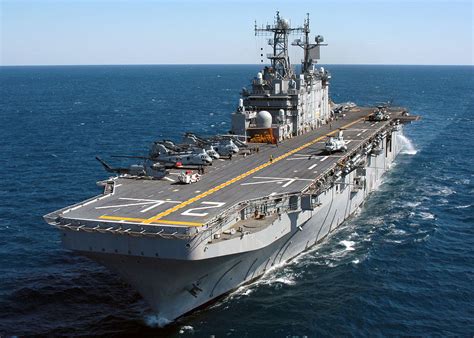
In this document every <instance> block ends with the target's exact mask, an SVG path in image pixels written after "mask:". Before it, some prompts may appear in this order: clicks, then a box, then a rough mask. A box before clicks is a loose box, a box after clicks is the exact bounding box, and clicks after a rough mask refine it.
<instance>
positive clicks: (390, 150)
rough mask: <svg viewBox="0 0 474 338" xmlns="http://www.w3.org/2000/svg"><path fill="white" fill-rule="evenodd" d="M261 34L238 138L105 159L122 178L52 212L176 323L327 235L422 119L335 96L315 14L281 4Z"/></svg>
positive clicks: (73, 242)
mask: <svg viewBox="0 0 474 338" xmlns="http://www.w3.org/2000/svg"><path fill="white" fill-rule="evenodd" d="M255 34H256V35H261V34H262V35H263V34H268V35H269V36H270V39H269V40H268V42H269V45H270V46H271V48H272V53H271V54H269V55H268V58H269V60H270V65H269V66H266V67H264V68H263V70H262V71H261V72H259V73H258V74H257V76H256V77H255V78H254V79H253V81H252V83H251V87H249V88H248V89H247V88H244V89H243V90H242V93H241V95H242V97H241V99H240V101H239V104H238V106H237V109H236V111H235V112H233V113H232V130H231V131H230V133H229V134H228V135H220V136H215V137H211V138H203V137H198V136H196V135H194V134H186V136H185V140H184V141H183V144H181V145H176V144H173V143H172V142H170V141H161V142H155V143H154V144H153V145H152V149H151V150H150V154H149V155H148V156H144V157H143V159H144V161H145V164H144V165H142V166H132V167H131V168H130V169H113V168H112V167H110V166H108V165H107V164H106V163H105V162H103V161H102V160H101V159H99V160H100V161H101V162H102V163H103V164H104V166H105V167H106V169H107V170H108V171H112V172H115V173H117V175H116V176H113V177H110V178H109V179H107V180H105V181H102V182H101V184H102V185H103V186H104V192H103V194H101V195H99V196H96V197H93V198H90V199H88V200H86V201H83V202H80V203H78V204H75V205H72V206H68V207H65V208H63V209H60V210H57V211H55V212H52V213H50V214H48V215H45V216H44V218H45V220H46V221H47V222H48V223H49V224H51V225H53V226H55V227H56V228H58V229H59V230H60V232H61V236H62V241H63V244H64V246H65V247H66V248H68V249H71V250H74V251H76V252H78V253H79V254H82V255H84V256H87V257H89V258H91V259H93V260H95V261H97V262H99V263H100V264H103V265H104V266H106V267H108V268H110V269H111V270H113V271H115V272H116V273H118V274H119V275H120V276H121V277H122V278H123V279H124V280H125V281H127V282H128V283H130V284H131V285H132V286H133V287H135V288H136V289H137V290H138V291H139V292H140V293H141V295H142V296H143V297H144V299H145V300H146V301H148V303H149V304H150V306H151V307H152V309H153V310H154V311H156V312H157V313H158V314H159V316H160V317H162V318H164V319H167V320H174V319H176V318H178V317H180V316H182V315H183V314H186V313H188V312H190V311H192V310H193V309H196V308H197V307H200V306H202V305H204V304H207V303H208V302H210V301H212V300H214V299H215V298H216V297H219V296H221V295H224V294H226V293H228V292H229V291H231V290H233V289H236V288H237V287H239V286H240V285H242V284H245V283H249V282H251V281H253V280H255V279H256V278H258V277H260V276H262V275H263V274H264V273H265V272H266V271H267V270H268V269H270V268H271V267H273V266H275V265H278V264H281V263H283V262H286V261H289V260H291V259H292V258H293V257H295V256H297V255H298V254H300V253H301V252H303V251H305V250H307V249H308V248H310V247H312V246H314V245H317V244H319V243H321V242H322V241H323V240H324V239H325V238H326V237H327V236H328V235H329V234H330V233H331V232H333V231H334V230H335V229H336V228H337V227H338V226H339V225H341V223H342V222H344V220H345V219H347V218H348V217H349V216H350V215H352V214H353V213H354V212H355V211H356V210H357V209H358V208H359V207H360V206H361V204H362V203H363V202H364V200H365V199H366V198H367V196H368V195H369V193H370V192H371V191H373V190H374V189H376V188H377V187H378V186H379V184H380V182H381V177H382V175H383V174H384V173H385V172H386V171H387V170H388V169H389V168H390V165H391V163H392V162H393V161H394V159H395V157H396V156H397V154H398V153H399V152H400V150H401V141H400V136H401V135H402V127H403V124H405V123H408V122H410V121H412V120H416V119H417V117H416V116H410V115H409V114H408V112H407V110H406V109H405V108H402V107H393V106H389V105H379V106H378V107H358V106H355V105H354V104H345V105H336V104H334V103H332V102H331V100H330V99H329V95H328V92H329V80H330V79H331V76H330V74H329V73H328V71H327V70H325V69H323V68H317V67H316V63H317V60H318V59H319V53H320V47H321V46H323V45H324V44H323V42H324V40H323V37H322V36H320V35H318V36H316V38H315V39H314V42H312V40H311V41H310V27H309V16H308V17H307V18H306V19H305V21H304V25H303V26H300V27H296V28H293V27H291V26H290V24H289V22H288V21H287V20H284V19H283V18H281V17H280V16H279V14H278V13H277V15H276V17H275V20H274V23H273V24H269V25H265V26H257V25H255ZM292 34H298V35H299V36H300V37H301V39H296V40H295V41H294V42H293V43H292V45H294V46H295V47H298V48H302V49H303V54H304V58H303V60H302V64H301V67H300V71H299V72H298V73H297V72H296V71H295V70H294V69H293V68H292V66H291V64H290V60H289V56H288V48H289V37H290V35H292ZM262 56H263V54H262ZM196 149H198V150H196ZM229 149H230V150H229ZM211 154H214V155H213V156H210V155H211ZM219 155H220V156H219ZM195 158H196V159H198V160H199V159H201V160H202V161H200V162H199V161H198V162H195V161H194V160H193V159H195ZM193 161H194V162H193ZM210 164H212V165H210ZM181 167H185V169H186V172H183V170H184V169H183V168H181ZM193 169H194V170H196V169H197V170H198V173H195V171H193ZM156 173H158V174H156ZM178 177H180V179H179V180H178ZM183 177H184V178H183ZM186 183H188V184H186Z"/></svg>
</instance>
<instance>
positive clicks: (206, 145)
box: [183, 132, 221, 160]
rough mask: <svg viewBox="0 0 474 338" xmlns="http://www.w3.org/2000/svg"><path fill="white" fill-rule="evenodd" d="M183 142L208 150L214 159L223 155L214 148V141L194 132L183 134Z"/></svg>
mask: <svg viewBox="0 0 474 338" xmlns="http://www.w3.org/2000/svg"><path fill="white" fill-rule="evenodd" d="M183 144H184V145H187V146H189V147H199V148H202V149H204V150H205V151H206V153H208V154H209V156H211V157H212V158H213V159H215V160H218V159H219V158H220V157H221V156H220V155H219V153H218V152H217V151H216V150H215V149H214V146H213V145H212V143H211V142H210V141H208V140H206V139H204V138H202V137H199V136H197V135H196V134H193V133H189V132H188V133H185V134H184V136H183Z"/></svg>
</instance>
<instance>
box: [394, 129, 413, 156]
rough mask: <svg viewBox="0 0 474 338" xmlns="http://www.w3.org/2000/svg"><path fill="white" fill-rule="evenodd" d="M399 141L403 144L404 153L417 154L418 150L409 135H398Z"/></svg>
mask: <svg viewBox="0 0 474 338" xmlns="http://www.w3.org/2000/svg"><path fill="white" fill-rule="evenodd" d="M397 137H398V141H399V142H400V144H401V145H402V151H401V153H402V154H407V155H415V154H416V153H417V152H418V151H417V150H416V149H415V146H414V145H413V143H412V142H411V141H410V139H409V138H408V137H406V136H405V135H403V134H399V135H397Z"/></svg>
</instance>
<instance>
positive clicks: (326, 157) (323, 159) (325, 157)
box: [319, 156, 329, 162]
mask: <svg viewBox="0 0 474 338" xmlns="http://www.w3.org/2000/svg"><path fill="white" fill-rule="evenodd" d="M328 157H329V156H324V157H323V158H322V159H320V160H319V161H320V162H322V161H326V160H327V159H328Z"/></svg>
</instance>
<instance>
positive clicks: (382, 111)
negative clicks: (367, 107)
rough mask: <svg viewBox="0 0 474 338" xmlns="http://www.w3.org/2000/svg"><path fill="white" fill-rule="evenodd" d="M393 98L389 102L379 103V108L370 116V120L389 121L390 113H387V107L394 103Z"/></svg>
mask: <svg viewBox="0 0 474 338" xmlns="http://www.w3.org/2000/svg"><path fill="white" fill-rule="evenodd" d="M392 102H393V100H390V101H387V102H381V103H380V104H378V105H377V108H376V109H375V110H374V112H373V113H372V114H371V115H370V116H369V121H388V120H389V119H390V115H389V114H388V113H387V108H388V107H390V106H391V105H392Z"/></svg>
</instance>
